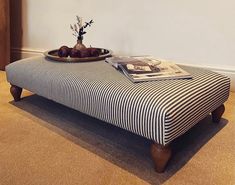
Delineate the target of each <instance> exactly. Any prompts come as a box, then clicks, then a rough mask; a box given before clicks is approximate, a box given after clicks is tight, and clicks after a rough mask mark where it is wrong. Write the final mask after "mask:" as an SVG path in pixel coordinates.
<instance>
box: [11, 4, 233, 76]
mask: <svg viewBox="0 0 235 185" xmlns="http://www.w3.org/2000/svg"><path fill="white" fill-rule="evenodd" d="M22 2H23V20H22V22H23V42H22V47H23V49H25V50H37V51H44V50H49V49H54V48H58V47H60V46H61V45H68V46H73V45H74V44H75V42H76V39H75V38H74V37H73V36H72V32H71V30H70V28H69V25H70V23H75V22H76V19H75V16H76V15H79V16H82V17H83V18H84V20H87V21H88V20H90V19H93V20H94V21H95V23H94V24H93V25H92V27H90V28H88V29H87V34H86V35H85V39H84V43H85V44H86V45H87V46H89V45H92V46H96V47H104V48H108V49H111V50H113V51H114V53H115V54H122V55H141V54H149V55H153V56H155V57H158V58H164V59H171V60H175V61H177V62H179V63H184V64H190V65H199V66H208V67H209V68H215V69H219V70H220V69H222V70H226V71H227V72H229V73H232V74H233V75H234V74H235V21H234V18H235V11H234V10H235V1H234V0H223V1H222V0H197V1H189V0H175V1H172V0H145V1H144V0H142V1H141V0H99V1H96V0H67V1H61V0H40V1H35V0H22ZM13 39H14V38H13ZM12 47H14V48H17V46H12Z"/></svg>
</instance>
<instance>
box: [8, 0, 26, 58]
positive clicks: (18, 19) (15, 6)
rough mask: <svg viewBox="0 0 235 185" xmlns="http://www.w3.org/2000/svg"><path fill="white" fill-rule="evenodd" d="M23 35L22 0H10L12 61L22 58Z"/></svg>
mask: <svg viewBox="0 0 235 185" xmlns="http://www.w3.org/2000/svg"><path fill="white" fill-rule="evenodd" d="M22 37H23V28H22V0H17V1H15V0H10V38H11V53H10V61H11V62H14V61H16V60H19V59H20V58H21V52H20V49H21V47H22Z"/></svg>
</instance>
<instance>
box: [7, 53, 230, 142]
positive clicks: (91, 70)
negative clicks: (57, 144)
mask: <svg viewBox="0 0 235 185" xmlns="http://www.w3.org/2000/svg"><path fill="white" fill-rule="evenodd" d="M181 67H182V68H184V69H185V70H186V71H188V72H189V73H191V74H192V75H193V79H184V80H162V81H151V82H144V83H132V82H131V81H129V80H128V79H127V78H126V77H125V76H124V75H123V74H121V72H119V71H117V70H116V69H115V68H113V67H111V66H110V65H109V64H107V63H105V62H104V61H97V62H84V63H60V62H55V61H49V60H47V59H45V58H44V57H37V58H29V59H24V60H20V61H17V62H14V63H12V64H10V65H8V66H7V68H6V72H7V79H8V81H9V82H10V83H12V84H14V85H17V86H19V87H22V88H25V89H28V90H30V91H32V92H34V93H36V94H38V95H41V96H43V97H46V98H48V99H51V100H53V101H56V102H58V103H61V104H63V105H65V106H68V107H71V108H73V109H76V110H78V111H80V112H82V113H85V114H88V115H90V116H92V117H95V118H98V119H100V120H103V121H105V122H107V123H111V124H113V125H116V126H118V127H121V128H123V129H126V130H128V131H131V132H133V133H136V134H138V135H141V136H143V137H146V138H148V139H151V140H153V141H155V142H157V143H159V144H162V145H166V144H168V143H170V142H171V141H172V140H174V139H175V138H177V137H178V136H180V135H182V134H183V133H185V132H186V131H187V130H189V129H190V128H191V127H192V126H193V125H195V124H196V123H198V121H200V120H201V119H203V118H204V117H205V116H206V115H208V114H209V113H210V112H212V111H213V110H215V109H216V108H217V107H218V106H219V105H221V104H223V103H224V102H225V101H226V100H227V98H228V95H229V88H230V82H229V79H228V78H227V77H225V76H222V75H220V74H217V73H214V72H211V71H208V70H204V69H200V68H192V67H185V66H181Z"/></svg>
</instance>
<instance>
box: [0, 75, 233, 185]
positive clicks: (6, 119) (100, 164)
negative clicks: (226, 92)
mask: <svg viewBox="0 0 235 185" xmlns="http://www.w3.org/2000/svg"><path fill="white" fill-rule="evenodd" d="M23 97H24V98H23V100H22V101H20V102H17V103H15V102H13V101H12V97H11V96H10V93H9V84H8V83H7V82H6V79H5V73H4V72H0V185H54V184H55V185H59V184H61V185H73V184H82V185H83V184H85V185H106V184H117V185H121V184H172V185H184V184H187V185H189V184H200V185H204V184H206V185H210V184H211V185H217V184H218V185H221V184H224V185H229V184H235V93H231V96H230V99H229V101H228V102H227V103H226V112H225V114H224V116H223V119H222V122H221V123H220V124H214V123H212V122H211V120H210V116H208V117H207V118H205V119H204V120H202V121H201V122H200V123H199V124H198V125H197V126H195V127H194V128H193V129H191V130H190V131H189V132H188V134H186V135H184V136H183V137H181V138H179V139H178V140H177V141H176V142H175V143H173V149H174V150H173V151H174V156H173V158H172V160H171V161H170V163H169V166H168V168H167V170H166V172H165V173H163V174H157V173H156V172H155V171H154V169H153V164H152V161H151V159H150V156H149V145H150V142H149V141H148V140H146V139H144V138H142V137H139V136H136V135H134V134H131V133H129V132H126V131H124V130H121V129H119V128H116V127H114V126H111V125H109V124H106V123H104V122H101V121H99V120H96V119H93V118H90V117H88V116H86V115H83V114H81V113H79V112H77V111H74V110H72V109H69V108H67V107H64V106H62V105H59V104H57V103H54V102H52V101H49V100H47V99H44V98H42V97H40V96H37V95H33V94H31V93H30V92H28V91H24V92H23Z"/></svg>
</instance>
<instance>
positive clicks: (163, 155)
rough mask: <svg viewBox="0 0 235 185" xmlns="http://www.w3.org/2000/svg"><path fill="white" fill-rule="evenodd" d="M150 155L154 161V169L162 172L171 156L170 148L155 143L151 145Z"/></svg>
mask: <svg viewBox="0 0 235 185" xmlns="http://www.w3.org/2000/svg"><path fill="white" fill-rule="evenodd" d="M150 151H151V156H152V159H153V161H154V165H155V170H156V171H157V172H158V173H162V172H164V170H165V167H166V165H167V162H168V161H169V159H170V157H171V148H170V147H169V146H163V145H160V144H157V143H153V144H152V145H151V149H150Z"/></svg>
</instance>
